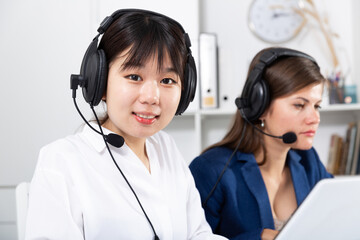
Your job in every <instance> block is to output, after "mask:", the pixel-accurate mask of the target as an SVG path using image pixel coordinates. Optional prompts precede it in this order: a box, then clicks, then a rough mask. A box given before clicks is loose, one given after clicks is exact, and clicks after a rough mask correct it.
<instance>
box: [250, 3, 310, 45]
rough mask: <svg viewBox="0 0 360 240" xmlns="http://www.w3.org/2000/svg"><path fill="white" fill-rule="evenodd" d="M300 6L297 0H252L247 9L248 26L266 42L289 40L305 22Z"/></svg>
mask: <svg viewBox="0 0 360 240" xmlns="http://www.w3.org/2000/svg"><path fill="white" fill-rule="evenodd" d="M301 7H302V5H301V4H300V2H299V0H253V2H252V4H251V6H250V9H249V16H248V17H249V19H248V20H249V27H250V29H251V31H252V32H253V33H254V34H255V35H256V36H257V37H259V38H260V39H262V40H264V41H266V42H270V43H281V42H286V41H289V40H290V39H292V38H293V37H295V36H296V35H297V34H298V33H299V31H300V30H301V28H302V27H303V25H304V24H305V19H304V18H303V17H302V15H301V14H300V11H301Z"/></svg>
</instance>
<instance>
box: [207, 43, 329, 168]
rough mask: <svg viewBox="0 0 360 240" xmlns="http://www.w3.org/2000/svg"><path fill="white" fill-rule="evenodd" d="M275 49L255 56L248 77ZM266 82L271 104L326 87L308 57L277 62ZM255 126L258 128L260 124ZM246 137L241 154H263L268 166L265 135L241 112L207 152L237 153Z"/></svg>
mask: <svg viewBox="0 0 360 240" xmlns="http://www.w3.org/2000/svg"><path fill="white" fill-rule="evenodd" d="M271 49H273V48H266V49H263V50H261V51H260V52H258V53H257V54H256V55H255V57H254V58H253V60H252V62H251V63H250V67H249V70H248V75H247V76H248V77H249V73H250V72H251V70H252V69H253V68H254V67H255V66H256V64H258V63H259V60H260V56H261V55H262V54H263V53H264V52H266V51H269V50H271ZM248 77H247V79H248ZM262 79H263V80H265V81H266V82H267V84H268V87H269V93H270V104H271V102H272V101H274V100H275V99H277V98H279V97H283V96H287V95H290V94H292V93H295V92H297V91H299V90H300V89H303V88H305V87H307V86H309V85H312V84H323V83H325V81H326V79H325V78H324V77H323V76H322V75H321V73H320V68H319V66H318V65H317V64H316V63H314V62H313V61H311V60H310V59H307V58H304V57H294V56H289V57H282V58H280V59H278V60H276V62H274V63H273V64H272V65H270V66H269V67H267V68H265V70H264V72H263V78H262ZM247 81H248V80H247ZM270 104H269V105H270ZM266 110H267V109H266ZM266 110H265V111H266ZM255 124H256V125H258V124H259V122H256V123H255ZM244 129H245V130H244ZM243 131H245V132H243ZM242 134H244V137H243V140H242V142H241V144H240V145H239V147H238V150H239V151H241V152H244V153H256V152H258V151H260V150H263V153H264V159H263V160H262V162H261V163H259V165H262V164H264V163H265V161H266V149H265V144H264V140H263V134H261V133H260V132H259V131H257V130H256V129H255V128H254V127H252V126H251V125H250V124H248V123H247V122H246V121H245V120H244V119H243V118H242V116H241V114H240V111H237V112H236V113H235V116H234V119H233V124H232V126H231V127H230V129H229V131H228V132H227V133H226V135H225V137H224V138H223V139H222V140H221V141H219V142H217V143H215V144H213V145H211V146H209V147H208V148H206V149H205V150H204V151H203V152H206V151H208V150H210V149H212V148H215V147H221V146H222V147H228V148H230V149H235V148H236V147H237V145H238V143H239V140H240V136H241V135H242Z"/></svg>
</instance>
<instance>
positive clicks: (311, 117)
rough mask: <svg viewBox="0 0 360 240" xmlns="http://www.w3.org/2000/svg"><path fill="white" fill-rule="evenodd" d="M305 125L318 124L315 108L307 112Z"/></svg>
mask: <svg viewBox="0 0 360 240" xmlns="http://www.w3.org/2000/svg"><path fill="white" fill-rule="evenodd" d="M305 121H306V123H307V124H319V123H320V113H319V110H317V109H315V108H311V109H310V110H309V113H308V115H307V116H306V120H305Z"/></svg>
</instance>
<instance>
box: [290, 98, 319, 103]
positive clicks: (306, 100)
mask: <svg viewBox="0 0 360 240" xmlns="http://www.w3.org/2000/svg"><path fill="white" fill-rule="evenodd" d="M296 99H301V100H303V101H304V102H307V103H309V102H310V101H309V99H307V98H304V97H297V98H296ZM319 102H322V99H320V100H319V101H317V102H316V103H319Z"/></svg>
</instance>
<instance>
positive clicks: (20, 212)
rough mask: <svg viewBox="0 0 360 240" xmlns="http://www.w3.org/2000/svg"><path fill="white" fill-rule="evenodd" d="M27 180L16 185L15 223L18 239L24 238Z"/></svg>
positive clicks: (27, 194) (28, 184)
mask: <svg viewBox="0 0 360 240" xmlns="http://www.w3.org/2000/svg"><path fill="white" fill-rule="evenodd" d="M29 187H30V183H29V182H22V183H19V184H18V185H17V186H16V189H15V199H16V223H17V233H18V239H19V240H24V239H25V227H26V216H27V210H28V201H29Z"/></svg>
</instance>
